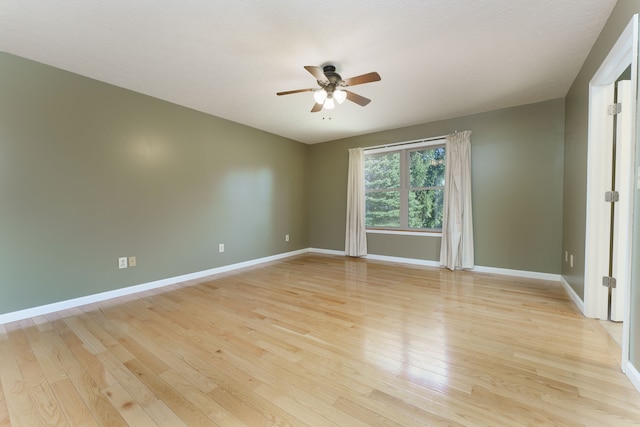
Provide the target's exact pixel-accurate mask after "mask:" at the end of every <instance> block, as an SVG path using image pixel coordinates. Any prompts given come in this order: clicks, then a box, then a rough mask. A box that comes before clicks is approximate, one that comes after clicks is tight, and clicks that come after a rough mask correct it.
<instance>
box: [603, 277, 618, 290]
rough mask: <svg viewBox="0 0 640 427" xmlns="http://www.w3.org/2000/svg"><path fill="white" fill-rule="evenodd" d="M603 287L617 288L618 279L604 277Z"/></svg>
mask: <svg viewBox="0 0 640 427" xmlns="http://www.w3.org/2000/svg"><path fill="white" fill-rule="evenodd" d="M602 286H604V287H605V288H612V289H613V288H615V287H616V278H615V277H609V276H604V277H603V278H602Z"/></svg>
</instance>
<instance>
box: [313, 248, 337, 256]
mask: <svg viewBox="0 0 640 427" xmlns="http://www.w3.org/2000/svg"><path fill="white" fill-rule="evenodd" d="M308 252H311V253H316V254H323V255H341V256H345V253H344V251H336V250H333V249H320V248H309V249H308Z"/></svg>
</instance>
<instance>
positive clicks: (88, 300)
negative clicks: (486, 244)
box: [0, 248, 579, 325]
mask: <svg viewBox="0 0 640 427" xmlns="http://www.w3.org/2000/svg"><path fill="white" fill-rule="evenodd" d="M309 252H310V253H318V254H324V255H336V256H345V253H344V251H337V250H333V249H320V248H306V249H300V250H297V251H292V252H285V253H281V254H277V255H272V256H268V257H264V258H258V259H254V260H250V261H244V262H239V263H236V264H230V265H224V266H222V267H216V268H212V269H210V270H204V271H198V272H195V273H190V274H184V275H181V276H175V277H170V278H167V279H161V280H156V281H153V282H149V283H143V284H140V285H134V286H129V287H126V288H121V289H115V290H112V291H107V292H101V293H98V294H93V295H87V296H84V297H80V298H74V299H70V300H66V301H60V302H55V303H52V304H47V305H43V306H39V307H32V308H27V309H24V310H19V311H14V312H11V313H5V314H0V325H3V324H5V323H10V322H16V321H19V320H23V319H28V318H31V317H35V316H41V315H44V314H49V313H53V312H57V311H62V310H67V309H70V308H75V307H80V306H83V305H86V304H93V303H96V302H101V301H105V300H108V299H112V298H117V297H121V296H126V295H131V294H135V293H138V292H143V291H148V290H151V289H158V288H162V287H164V286H169V285H174V284H176V283H181V282H186V281H189V280H196V279H200V278H203V277H207V276H214V275H216V274H220V273H226V272H229V271H234V270H238V269H241V268H245V267H251V266H254V265H258V264H263V263H266V262H271V261H277V260H280V259H284V258H290V257H292V256H296V255H301V254H305V253H309ZM366 259H370V260H372V261H386V262H393V263H398V264H409V265H421V266H426V267H434V268H439V267H440V262H439V261H432V260H424V259H416V258H403V257H394V256H387V255H375V254H369V255H367V256H366ZM473 271H474V272H478V273H492V274H499V275H507V276H515V277H523V278H529V279H542V280H552V281H560V282H564V279H563V278H562V277H561V276H559V275H557V274H550V273H537V272H532V271H522V270H509V269H505V268H495V267H482V266H475V267H474V269H473ZM564 283H566V282H564ZM567 287H568V285H566V286H565V289H566V288H567ZM569 289H570V288H569ZM570 295H571V294H570ZM572 299H573V297H572ZM574 302H575V300H574ZM576 304H578V305H579V303H578V302H576Z"/></svg>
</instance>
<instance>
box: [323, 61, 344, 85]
mask: <svg viewBox="0 0 640 427" xmlns="http://www.w3.org/2000/svg"><path fill="white" fill-rule="evenodd" d="M322 71H323V72H324V75H325V76H327V80H329V83H331V84H332V85H334V86H335V85H337V84H338V83H339V82H341V81H342V77H340V74H338V73H336V67H335V66H333V65H325V66H324V67H322Z"/></svg>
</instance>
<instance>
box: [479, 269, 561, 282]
mask: <svg viewBox="0 0 640 427" xmlns="http://www.w3.org/2000/svg"><path fill="white" fill-rule="evenodd" d="M472 271H473V272H476V273H491V274H499V275H501V276H515V277H522V278H525V279H538V280H551V281H554V282H560V279H561V278H562V276H561V275H559V274H553V273H540V272H537V271H526V270H510V269H508V268H496V267H483V266H479V265H476V266H475V267H473V270H472Z"/></svg>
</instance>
